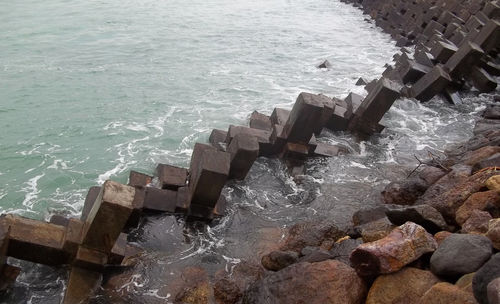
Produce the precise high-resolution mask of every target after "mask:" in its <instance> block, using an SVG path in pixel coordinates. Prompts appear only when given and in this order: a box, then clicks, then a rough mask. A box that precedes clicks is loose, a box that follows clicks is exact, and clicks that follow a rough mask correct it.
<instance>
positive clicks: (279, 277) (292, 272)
mask: <svg viewBox="0 0 500 304" xmlns="http://www.w3.org/2000/svg"><path fill="white" fill-rule="evenodd" d="M365 294H366V286H365V283H364V282H363V280H361V278H359V277H358V276H357V275H356V272H355V271H354V269H352V268H351V267H349V266H347V265H346V264H344V263H342V262H339V261H335V260H328V261H323V262H319V263H297V264H294V265H291V266H289V267H287V268H285V269H283V270H281V271H278V272H275V273H272V274H270V275H268V276H266V277H265V278H263V279H261V280H259V281H257V282H256V283H255V284H253V285H252V286H251V287H250V288H249V290H248V291H247V292H246V293H245V295H244V297H243V303H244V304H261V303H274V304H289V303H309V304H325V303H329V304H336V303H338V304H351V303H352V304H354V303H356V304H357V303H363V299H364V297H365Z"/></svg>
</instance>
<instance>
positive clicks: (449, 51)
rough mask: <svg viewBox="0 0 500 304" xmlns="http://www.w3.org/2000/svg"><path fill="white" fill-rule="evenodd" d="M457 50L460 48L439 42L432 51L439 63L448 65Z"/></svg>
mask: <svg viewBox="0 0 500 304" xmlns="http://www.w3.org/2000/svg"><path fill="white" fill-rule="evenodd" d="M457 50H458V48H457V47H456V46H455V45H454V44H451V43H446V42H443V41H437V42H436V44H434V47H433V48H432V49H431V54H432V56H433V57H434V60H436V61H437V62H440V63H446V62H447V61H448V59H450V57H451V56H453V55H454V54H455V53H456V52H457Z"/></svg>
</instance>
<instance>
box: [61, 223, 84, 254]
mask: <svg viewBox="0 0 500 304" xmlns="http://www.w3.org/2000/svg"><path fill="white" fill-rule="evenodd" d="M83 227H84V222H83V221H81V220H78V219H74V218H72V219H69V220H68V224H67V225H66V233H65V235H64V241H63V250H64V251H65V252H67V253H68V255H69V256H70V257H74V256H75V255H76V252H77V251H78V246H80V245H81V244H82V238H83Z"/></svg>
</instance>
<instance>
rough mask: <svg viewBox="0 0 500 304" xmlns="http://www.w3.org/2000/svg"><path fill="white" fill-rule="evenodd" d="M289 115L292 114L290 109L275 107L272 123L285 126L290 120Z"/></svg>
mask: <svg viewBox="0 0 500 304" xmlns="http://www.w3.org/2000/svg"><path fill="white" fill-rule="evenodd" d="M288 116H290V110H285V109H281V108H274V110H273V113H272V114H271V123H272V124H273V125H281V126H284V125H285V123H286V121H287V120H288Z"/></svg>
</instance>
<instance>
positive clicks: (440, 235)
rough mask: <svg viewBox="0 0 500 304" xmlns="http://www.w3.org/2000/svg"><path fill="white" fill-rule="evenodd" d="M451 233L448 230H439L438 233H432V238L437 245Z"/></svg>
mask: <svg viewBox="0 0 500 304" xmlns="http://www.w3.org/2000/svg"><path fill="white" fill-rule="evenodd" d="M452 234H453V233H451V232H449V231H439V232H438V233H436V234H434V239H435V240H436V242H437V243H438V246H439V245H441V243H442V242H443V241H444V240H445V239H446V238H447V237H449V236H450V235H452Z"/></svg>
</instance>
